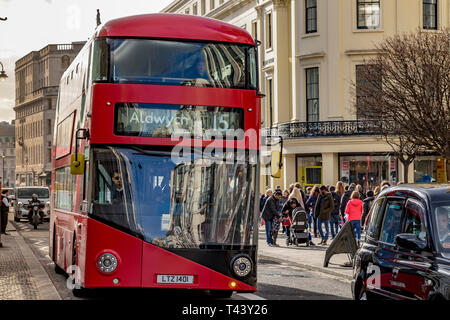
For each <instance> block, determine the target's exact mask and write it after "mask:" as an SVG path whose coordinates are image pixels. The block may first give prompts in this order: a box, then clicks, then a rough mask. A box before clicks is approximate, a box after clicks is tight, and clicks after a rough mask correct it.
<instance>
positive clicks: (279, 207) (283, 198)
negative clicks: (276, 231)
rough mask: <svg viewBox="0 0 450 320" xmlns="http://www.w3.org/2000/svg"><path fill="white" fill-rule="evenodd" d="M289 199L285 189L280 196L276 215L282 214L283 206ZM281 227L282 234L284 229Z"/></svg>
mask: <svg viewBox="0 0 450 320" xmlns="http://www.w3.org/2000/svg"><path fill="white" fill-rule="evenodd" d="M288 199H289V191H288V190H287V189H286V190H284V191H283V195H282V196H281V199H280V201H278V213H282V209H283V206H284V205H285V203H286V202H287V201H288ZM282 227H283V233H284V232H285V230H286V227H285V226H284V225H283V224H282Z"/></svg>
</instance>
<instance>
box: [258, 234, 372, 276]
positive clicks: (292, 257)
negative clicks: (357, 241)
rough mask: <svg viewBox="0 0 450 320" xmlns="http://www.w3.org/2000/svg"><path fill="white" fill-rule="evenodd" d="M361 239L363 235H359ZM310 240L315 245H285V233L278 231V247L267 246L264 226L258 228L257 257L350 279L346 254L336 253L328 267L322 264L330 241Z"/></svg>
mask: <svg viewBox="0 0 450 320" xmlns="http://www.w3.org/2000/svg"><path fill="white" fill-rule="evenodd" d="M361 239H363V237H361ZM312 241H313V242H314V243H315V244H316V245H315V246H309V247H306V245H305V244H300V245H298V246H296V245H290V246H289V247H287V246H286V235H284V234H282V233H281V228H280V232H279V234H278V238H277V244H278V245H279V247H269V246H268V245H267V243H266V233H265V229H264V227H260V228H259V242H258V259H268V260H272V261H277V262H287V263H289V264H292V265H295V266H298V267H301V268H304V269H307V270H311V271H317V272H322V273H325V274H328V275H332V276H336V277H339V278H342V279H344V280H351V279H352V274H353V269H352V267H346V266H344V265H345V264H346V263H347V264H348V263H349V261H350V260H349V257H348V255H347V254H336V255H333V256H332V257H331V259H330V262H329V264H328V267H327V268H325V267H324V266H323V262H324V259H325V252H326V250H327V248H328V246H329V244H330V243H331V239H330V240H329V241H327V242H328V245H318V243H319V242H320V241H321V239H320V238H314V237H313V239H312Z"/></svg>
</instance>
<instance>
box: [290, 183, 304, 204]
mask: <svg viewBox="0 0 450 320" xmlns="http://www.w3.org/2000/svg"><path fill="white" fill-rule="evenodd" d="M292 198H295V199H296V200H297V202H298V203H299V205H300V206H301V207H302V208H303V209H305V204H304V202H303V197H302V193H301V192H300V189H299V188H297V187H294V189H293V190H292V192H291V194H290V195H289V199H288V200H291V199H292Z"/></svg>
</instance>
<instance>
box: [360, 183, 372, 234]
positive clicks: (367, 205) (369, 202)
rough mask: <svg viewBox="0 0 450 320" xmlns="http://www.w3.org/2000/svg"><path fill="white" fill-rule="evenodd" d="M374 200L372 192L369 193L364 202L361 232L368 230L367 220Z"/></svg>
mask: <svg viewBox="0 0 450 320" xmlns="http://www.w3.org/2000/svg"><path fill="white" fill-rule="evenodd" d="M373 200H375V197H374V194H373V191H372V190H369V191H367V198H365V199H364V200H363V213H362V217H361V230H365V228H366V218H367V215H368V214H369V210H370V208H371V207H372V203H373Z"/></svg>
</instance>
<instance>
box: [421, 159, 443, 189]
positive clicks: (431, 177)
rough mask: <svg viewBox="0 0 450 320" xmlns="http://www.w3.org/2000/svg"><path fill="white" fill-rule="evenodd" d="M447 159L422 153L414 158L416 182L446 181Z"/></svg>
mask: <svg viewBox="0 0 450 320" xmlns="http://www.w3.org/2000/svg"><path fill="white" fill-rule="evenodd" d="M446 181H447V180H446V172H445V161H444V159H443V158H441V157H439V156H437V155H421V156H417V157H416V159H414V182H417V183H427V182H446Z"/></svg>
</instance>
